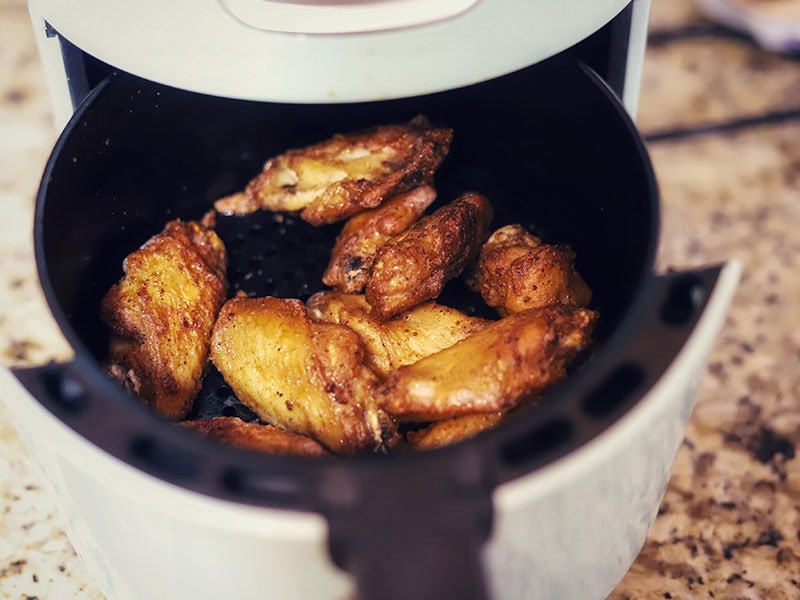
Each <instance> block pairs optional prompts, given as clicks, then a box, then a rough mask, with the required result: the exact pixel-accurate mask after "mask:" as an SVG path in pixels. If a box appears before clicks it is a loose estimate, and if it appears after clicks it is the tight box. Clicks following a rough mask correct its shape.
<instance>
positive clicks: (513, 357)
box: [379, 304, 597, 421]
mask: <svg viewBox="0 0 800 600" xmlns="http://www.w3.org/2000/svg"><path fill="white" fill-rule="evenodd" d="M596 318H597V314H596V313H594V312H593V311H590V310H588V309H585V308H576V307H573V306H565V305H560V304H553V305H550V306H546V307H543V308H533V309H530V310H527V311H524V312H521V313H516V314H513V315H510V316H508V317H505V318H504V319H501V320H499V321H495V322H492V323H491V324H490V325H488V326H487V327H485V328H484V329H482V330H480V331H478V332H476V333H473V334H472V335H470V336H468V337H466V338H464V339H463V340H461V341H459V342H456V343H455V344H453V345H452V346H450V347H449V348H446V349H444V350H441V351H439V352H437V353H436V354H433V355H431V356H428V357H427V358H423V359H421V360H419V361H418V362H416V363H414V364H411V365H406V366H403V367H400V368H398V369H397V370H395V371H392V372H391V373H389V375H388V376H387V377H386V379H385V380H384V382H383V384H382V385H381V387H380V388H379V398H380V401H381V403H382V406H383V407H384V409H385V410H386V412H388V413H389V414H391V415H393V416H395V417H397V418H398V419H400V420H402V421H438V420H442V419H448V418H452V417H458V416H463V415H469V414H475V413H490V412H495V411H504V410H508V409H510V408H511V407H513V406H515V405H516V404H518V403H519V402H520V401H521V400H523V399H525V398H526V397H527V396H529V395H532V394H534V393H538V392H541V391H542V390H544V389H546V388H548V387H549V386H551V385H553V384H555V383H557V382H558V381H560V380H561V379H563V378H564V377H565V375H566V367H567V364H568V363H569V362H570V360H571V359H572V358H573V357H574V356H575V355H576V354H577V353H578V352H580V351H581V350H582V349H584V348H585V347H586V346H587V345H588V344H589V342H590V337H591V330H592V328H593V325H594V322H595V320H596Z"/></svg>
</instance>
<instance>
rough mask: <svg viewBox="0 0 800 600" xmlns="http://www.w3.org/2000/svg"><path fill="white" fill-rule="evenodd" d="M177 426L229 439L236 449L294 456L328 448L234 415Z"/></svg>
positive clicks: (184, 422) (324, 451)
mask: <svg viewBox="0 0 800 600" xmlns="http://www.w3.org/2000/svg"><path fill="white" fill-rule="evenodd" d="M181 425H183V426H185V427H188V428H190V429H193V430H195V431H197V432H199V433H202V434H204V435H208V436H211V437H215V438H218V439H221V440H223V441H226V442H229V443H231V444H233V445H234V446H238V447H239V448H246V449H248V450H256V451H258V452H266V453H269V454H289V455H295V456H323V455H326V454H328V451H327V450H325V448H323V447H322V445H320V444H319V442H317V441H316V440H314V439H313V438H310V437H307V436H305V435H298V434H296V433H291V432H289V431H285V430H283V429H281V428H279V427H274V426H272V425H267V424H260V423H249V422H247V421H243V420H242V419H240V418H238V417H213V418H211V419H203V420H197V421H183V422H182V423H181Z"/></svg>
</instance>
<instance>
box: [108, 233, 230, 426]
mask: <svg viewBox="0 0 800 600" xmlns="http://www.w3.org/2000/svg"><path fill="white" fill-rule="evenodd" d="M123 269H124V272H125V275H124V276H123V277H122V279H121V280H120V281H119V283H117V284H115V285H114V286H112V287H111V289H110V290H109V291H108V293H107V294H106V296H105V297H104V298H103V301H102V305H101V318H102V319H103V321H104V322H105V323H106V324H107V325H108V326H109V328H110V329H111V332H112V335H111V344H110V352H109V357H108V362H107V368H108V372H109V373H110V375H111V376H112V377H113V378H114V379H116V380H117V381H119V382H120V383H121V384H122V385H123V386H124V387H125V388H126V389H128V390H129V391H130V392H132V393H133V394H134V395H136V396H137V397H138V398H140V399H142V400H144V401H146V402H147V403H149V404H150V405H151V406H152V407H153V408H154V409H155V410H156V411H158V412H159V413H161V414H162V415H164V416H166V417H169V418H174V419H179V418H182V417H184V416H185V415H186V413H187V412H188V411H189V409H190V408H191V406H192V402H193V400H194V397H195V396H196V395H197V392H198V391H199V389H200V386H201V384H202V377H203V373H204V371H205V368H206V365H207V358H208V350H209V342H210V339H211V329H212V327H213V325H214V320H215V319H216V316H217V312H218V311H219V309H220V307H221V306H222V303H223V302H224V300H225V294H226V291H227V282H226V279H225V248H224V246H223V244H222V241H221V240H220V239H219V237H218V236H217V234H216V233H215V232H214V231H213V230H211V229H208V228H206V227H204V226H203V225H201V224H200V223H197V222H194V221H190V222H182V221H179V220H175V221H170V222H169V223H167V225H166V227H165V228H164V231H162V232H161V233H159V234H157V235H155V236H153V237H152V238H150V240H148V241H147V242H146V243H145V244H144V245H143V246H142V247H141V248H139V249H138V250H136V251H135V252H133V253H132V254H130V255H129V256H128V257H127V258H126V259H125V261H124V264H123Z"/></svg>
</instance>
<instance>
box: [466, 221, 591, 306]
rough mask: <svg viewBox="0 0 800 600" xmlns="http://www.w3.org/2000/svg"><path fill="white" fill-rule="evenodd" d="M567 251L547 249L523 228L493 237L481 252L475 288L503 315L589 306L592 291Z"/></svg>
mask: <svg viewBox="0 0 800 600" xmlns="http://www.w3.org/2000/svg"><path fill="white" fill-rule="evenodd" d="M574 262H575V253H574V252H573V251H572V250H571V249H570V248H569V247H567V246H551V245H549V244H543V243H542V241H541V240H540V239H539V238H537V237H536V236H534V235H532V234H530V233H529V232H528V231H527V230H526V229H525V228H524V227H522V226H521V225H506V226H505V227H501V228H500V229H498V230H497V231H495V232H494V233H493V234H492V235H491V236H490V237H489V239H488V240H487V241H486V243H485V244H484V245H483V248H482V249H481V253H480V258H479V259H478V267H477V269H476V273H475V275H474V277H473V279H472V286H473V287H474V288H476V289H477V290H478V291H480V293H481V296H483V299H484V301H485V302H486V304H488V305H489V306H491V307H494V308H496V309H497V310H498V312H499V313H500V314H501V315H507V314H510V313H516V312H521V311H523V310H527V309H529V308H535V307H537V306H547V305H548V304H553V303H561V304H574V305H575V306H586V305H588V304H589V301H590V300H591V298H592V291H591V289H589V286H588V285H586V282H585V281H584V280H583V279H582V278H581V276H580V274H579V273H578V271H576V270H575V266H574Z"/></svg>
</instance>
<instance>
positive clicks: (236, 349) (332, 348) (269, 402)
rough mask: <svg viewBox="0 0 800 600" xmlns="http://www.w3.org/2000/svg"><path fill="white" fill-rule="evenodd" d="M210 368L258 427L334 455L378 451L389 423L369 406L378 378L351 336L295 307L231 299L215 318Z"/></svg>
mask: <svg viewBox="0 0 800 600" xmlns="http://www.w3.org/2000/svg"><path fill="white" fill-rule="evenodd" d="M211 360H212V362H213V363H214V365H216V367H217V369H219V371H220V373H221V374H222V376H223V377H224V378H225V381H226V382H227V383H228V385H230V386H231V388H232V389H233V391H234V393H235V394H236V396H237V397H238V398H239V400H240V401H241V402H242V403H244V404H245V405H247V406H249V407H250V408H251V409H252V410H253V411H254V412H255V413H256V414H258V415H259V416H260V417H261V418H262V419H263V420H265V421H267V422H269V423H271V424H272V425H275V426H277V427H281V428H283V429H286V430H288V431H292V432H294V433H299V434H302V435H309V436H311V437H313V438H314V439H316V440H317V441H319V442H320V443H321V444H322V445H323V446H325V447H326V448H328V449H329V450H331V451H332V452H335V453H338V454H350V453H354V452H357V451H361V450H367V449H370V448H373V449H377V448H379V447H381V446H382V445H383V444H385V443H386V442H387V440H388V439H389V438H390V437H391V432H392V428H393V423H392V422H391V420H390V419H389V418H388V417H387V416H386V414H385V413H383V411H381V410H380V409H379V407H378V406H377V405H376V404H375V402H374V389H375V386H376V385H377V383H378V377H377V376H376V375H375V373H373V372H372V371H371V370H370V369H369V367H368V366H367V365H366V350H365V348H364V345H363V344H362V342H361V340H360V338H359V337H358V335H357V334H356V333H355V332H354V331H352V330H351V329H350V328H348V327H345V326H343V325H336V324H332V323H314V322H312V321H311V319H310V318H309V317H308V314H307V312H306V308H305V306H304V305H303V303H302V302H300V301H299V300H294V299H278V298H271V297H267V298H246V297H237V298H233V299H231V300H228V302H226V303H225V305H224V306H223V307H222V310H221V311H220V315H219V318H218V319H217V323H216V325H215V327H214V332H213V335H212V340H211Z"/></svg>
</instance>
